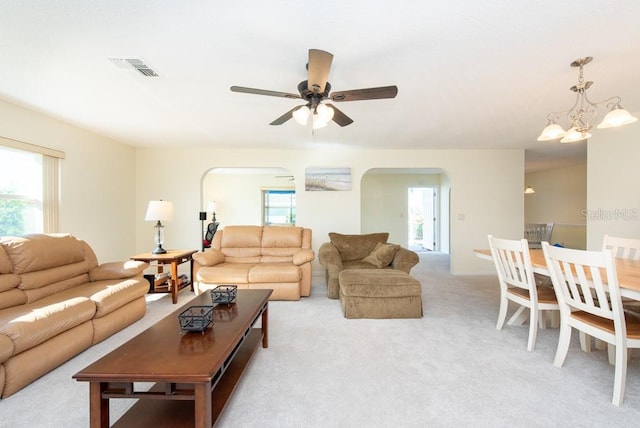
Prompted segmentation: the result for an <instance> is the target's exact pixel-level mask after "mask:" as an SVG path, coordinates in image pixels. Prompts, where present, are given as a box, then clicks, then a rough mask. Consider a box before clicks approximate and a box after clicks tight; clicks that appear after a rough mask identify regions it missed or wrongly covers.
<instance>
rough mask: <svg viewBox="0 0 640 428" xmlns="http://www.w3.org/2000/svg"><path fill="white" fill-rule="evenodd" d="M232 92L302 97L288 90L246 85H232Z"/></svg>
mask: <svg viewBox="0 0 640 428" xmlns="http://www.w3.org/2000/svg"><path fill="white" fill-rule="evenodd" d="M229 89H231V92H242V93H245V94H255V95H268V96H270V97H283V98H300V95H299V94H290V93H288V92H278V91H267V90H265V89H255V88H245V87H244V86H232V87H231V88H229Z"/></svg>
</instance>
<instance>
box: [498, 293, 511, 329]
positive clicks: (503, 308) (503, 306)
mask: <svg viewBox="0 0 640 428" xmlns="http://www.w3.org/2000/svg"><path fill="white" fill-rule="evenodd" d="M508 307H509V301H508V300H507V299H506V298H505V297H502V296H501V297H500V310H499V311H498V322H497V324H496V329H497V330H502V326H503V325H504V320H506V319H507V308H508Z"/></svg>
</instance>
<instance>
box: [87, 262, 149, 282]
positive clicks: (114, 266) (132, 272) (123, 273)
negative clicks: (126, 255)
mask: <svg viewBox="0 0 640 428" xmlns="http://www.w3.org/2000/svg"><path fill="white" fill-rule="evenodd" d="M147 267H149V263H147V262H142V261H136V260H127V261H124V262H110V263H103V264H101V265H100V266H97V267H95V268H93V269H91V272H89V278H90V279H91V281H102V280H105V279H107V280H108V279H125V278H131V277H134V276H138V275H141V274H142V272H143V271H144V270H145V269H146V268H147Z"/></svg>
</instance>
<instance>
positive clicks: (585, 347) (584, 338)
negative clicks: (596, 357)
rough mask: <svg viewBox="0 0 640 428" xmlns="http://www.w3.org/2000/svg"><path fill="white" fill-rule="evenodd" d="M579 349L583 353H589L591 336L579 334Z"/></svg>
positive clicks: (582, 332)
mask: <svg viewBox="0 0 640 428" xmlns="http://www.w3.org/2000/svg"><path fill="white" fill-rule="evenodd" d="M580 348H581V349H582V351H583V352H591V336H589V335H588V334H587V333H585V332H584V331H581V332H580Z"/></svg>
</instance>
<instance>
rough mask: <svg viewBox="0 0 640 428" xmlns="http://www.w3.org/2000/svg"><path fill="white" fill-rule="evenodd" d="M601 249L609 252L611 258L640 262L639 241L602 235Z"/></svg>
mask: <svg viewBox="0 0 640 428" xmlns="http://www.w3.org/2000/svg"><path fill="white" fill-rule="evenodd" d="M602 249H603V250H611V252H612V253H613V257H619V258H622V259H632V260H640V239H634V238H621V237H618V236H610V235H604V239H603V240H602Z"/></svg>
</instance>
